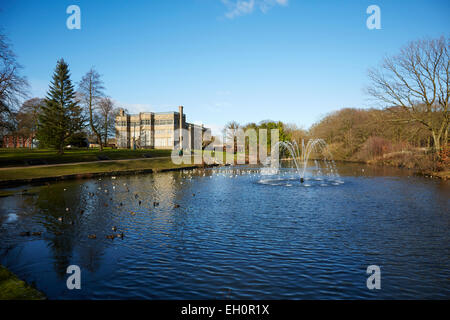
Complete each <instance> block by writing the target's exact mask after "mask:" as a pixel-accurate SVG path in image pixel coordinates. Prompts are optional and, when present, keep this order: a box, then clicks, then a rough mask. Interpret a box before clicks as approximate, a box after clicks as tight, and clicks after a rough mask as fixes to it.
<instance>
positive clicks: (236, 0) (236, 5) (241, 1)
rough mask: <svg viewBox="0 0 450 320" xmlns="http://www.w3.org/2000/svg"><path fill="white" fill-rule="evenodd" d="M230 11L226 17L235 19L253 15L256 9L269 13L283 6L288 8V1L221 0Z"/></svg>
mask: <svg viewBox="0 0 450 320" xmlns="http://www.w3.org/2000/svg"><path fill="white" fill-rule="evenodd" d="M221 1H222V3H223V4H224V5H225V6H226V7H227V9H228V11H227V12H226V13H225V17H227V18H228V19H233V18H235V17H238V16H243V15H246V14H250V13H252V12H253V11H254V10H255V9H256V10H258V9H259V10H260V11H261V12H263V13H266V12H267V11H269V10H270V9H271V8H272V7H274V6H277V5H281V6H287V4H288V0H221Z"/></svg>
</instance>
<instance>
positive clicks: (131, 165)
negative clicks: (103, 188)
mask: <svg viewBox="0 0 450 320" xmlns="http://www.w3.org/2000/svg"><path fill="white" fill-rule="evenodd" d="M189 166H192V165H189V164H182V165H175V164H173V163H172V160H171V158H168V159H139V160H126V161H110V162H101V161H99V162H96V163H81V164H67V165H60V166H42V167H39V166H37V167H30V168H26V167H24V168H20V169H17V168H11V169H2V170H0V181H1V180H3V181H4V180H18V179H33V178H44V177H58V176H64V175H73V174H87V173H100V172H117V171H132V170H144V169H153V170H161V169H174V168H183V167H189Z"/></svg>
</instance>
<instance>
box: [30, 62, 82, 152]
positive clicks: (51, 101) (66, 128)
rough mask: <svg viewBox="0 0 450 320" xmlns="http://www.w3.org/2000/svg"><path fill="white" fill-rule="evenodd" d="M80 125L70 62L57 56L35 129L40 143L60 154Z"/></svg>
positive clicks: (80, 120) (78, 130) (80, 112)
mask: <svg viewBox="0 0 450 320" xmlns="http://www.w3.org/2000/svg"><path fill="white" fill-rule="evenodd" d="M83 127H84V118H83V114H82V109H81V107H80V106H79V105H78V101H77V100H76V99H75V91H74V87H73V85H72V82H71V80H70V72H69V66H68V65H67V63H66V62H65V61H64V60H63V59H60V60H58V62H57V65H56V68H55V72H54V73H53V79H52V81H51V83H50V88H49V91H48V92H47V97H46V99H45V104H44V106H43V107H42V113H41V115H40V116H39V126H38V132H37V138H38V140H39V144H40V145H41V146H47V147H52V148H55V149H57V150H58V154H63V153H64V146H65V145H66V143H67V141H68V140H69V139H70V138H71V137H72V136H73V135H75V134H77V133H79V132H80V131H81V129H82V128H83Z"/></svg>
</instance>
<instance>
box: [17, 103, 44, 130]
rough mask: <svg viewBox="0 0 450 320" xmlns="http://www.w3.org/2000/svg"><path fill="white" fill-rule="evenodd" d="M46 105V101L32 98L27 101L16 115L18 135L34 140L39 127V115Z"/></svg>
mask: <svg viewBox="0 0 450 320" xmlns="http://www.w3.org/2000/svg"><path fill="white" fill-rule="evenodd" d="M44 104H45V101H44V99H41V98H32V99H29V100H26V101H25V102H24V103H23V104H22V106H21V107H20V109H19V112H18V113H17V115H16V119H17V133H18V134H19V135H20V136H22V137H26V138H30V139H34V138H35V135H36V131H37V126H38V119H39V113H40V111H41V108H42V106H43V105H44Z"/></svg>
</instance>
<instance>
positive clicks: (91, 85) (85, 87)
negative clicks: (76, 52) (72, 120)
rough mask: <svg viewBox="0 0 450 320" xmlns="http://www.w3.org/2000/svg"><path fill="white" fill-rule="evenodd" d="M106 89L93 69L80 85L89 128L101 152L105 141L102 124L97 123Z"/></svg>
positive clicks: (79, 89)
mask: <svg viewBox="0 0 450 320" xmlns="http://www.w3.org/2000/svg"><path fill="white" fill-rule="evenodd" d="M104 89H105V88H104V86H103V81H102V80H101V76H100V74H99V73H98V72H97V71H96V70H95V69H94V68H93V67H92V68H91V69H90V70H89V71H88V72H87V73H86V74H85V75H84V76H83V78H82V79H81V81H80V83H79V85H78V93H79V95H80V97H81V101H82V103H83V104H84V106H85V107H86V109H87V112H88V114H89V126H90V128H91V131H92V133H93V134H94V135H95V136H96V137H97V142H98V144H99V145H100V150H103V141H102V137H101V134H100V128H101V126H102V124H99V123H98V121H96V119H98V116H97V115H96V111H97V108H98V104H99V102H100V100H101V98H102V97H104V93H103V90H104Z"/></svg>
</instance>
